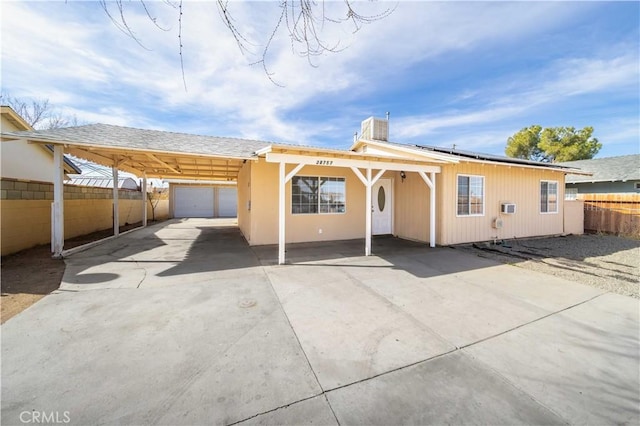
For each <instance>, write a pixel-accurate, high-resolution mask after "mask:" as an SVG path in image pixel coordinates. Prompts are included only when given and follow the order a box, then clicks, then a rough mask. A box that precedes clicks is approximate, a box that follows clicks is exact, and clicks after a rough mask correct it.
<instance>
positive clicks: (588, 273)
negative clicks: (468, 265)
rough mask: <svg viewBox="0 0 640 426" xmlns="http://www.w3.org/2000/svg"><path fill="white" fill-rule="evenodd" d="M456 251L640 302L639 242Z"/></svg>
mask: <svg viewBox="0 0 640 426" xmlns="http://www.w3.org/2000/svg"><path fill="white" fill-rule="evenodd" d="M457 248H459V249H461V250H466V251H470V252H473V253H475V254H477V255H478V256H482V257H488V258H491V259H494V260H498V261H501V262H503V263H509V264H512V265H515V266H518V267H520V268H523V269H531V270H534V271H539V272H544V273H546V274H551V275H555V276H558V277H562V278H565V279H567V280H571V281H577V282H579V283H582V284H586V285H590V286H592V287H597V288H601V289H603V290H607V291H610V292H612V293H618V294H623V295H625V296H631V297H635V298H636V299H640V240H638V239H631V238H625V237H618V236H615V235H605V234H585V235H569V236H566V237H551V238H536V239H520V240H519V239H514V240H505V241H504V242H502V243H498V244H488V243H482V244H473V245H461V246H458V247H457Z"/></svg>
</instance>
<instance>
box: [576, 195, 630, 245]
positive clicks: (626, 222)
mask: <svg viewBox="0 0 640 426" xmlns="http://www.w3.org/2000/svg"><path fill="white" fill-rule="evenodd" d="M578 199H579V200H583V201H584V230H585V231H591V232H607V233H612V234H618V235H628V236H634V237H640V194H578Z"/></svg>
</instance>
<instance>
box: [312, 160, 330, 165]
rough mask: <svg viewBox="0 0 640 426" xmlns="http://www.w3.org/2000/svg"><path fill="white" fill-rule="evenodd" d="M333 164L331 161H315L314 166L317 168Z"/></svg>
mask: <svg viewBox="0 0 640 426" xmlns="http://www.w3.org/2000/svg"><path fill="white" fill-rule="evenodd" d="M332 164H333V161H331V160H316V165H318V166H330V165H332Z"/></svg>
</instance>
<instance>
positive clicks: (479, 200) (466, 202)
mask: <svg viewBox="0 0 640 426" xmlns="http://www.w3.org/2000/svg"><path fill="white" fill-rule="evenodd" d="M457 214H458V216H482V215H484V176H472V175H458V200H457Z"/></svg>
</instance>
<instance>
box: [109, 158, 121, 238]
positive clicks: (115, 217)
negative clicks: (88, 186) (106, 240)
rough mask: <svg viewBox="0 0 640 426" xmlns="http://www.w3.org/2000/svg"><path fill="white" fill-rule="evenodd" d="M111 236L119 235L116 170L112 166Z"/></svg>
mask: <svg viewBox="0 0 640 426" xmlns="http://www.w3.org/2000/svg"><path fill="white" fill-rule="evenodd" d="M111 170H112V172H113V236H114V237H117V236H118V235H120V214H119V212H120V209H119V208H118V168H117V167H116V166H113V167H112V168H111Z"/></svg>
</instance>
